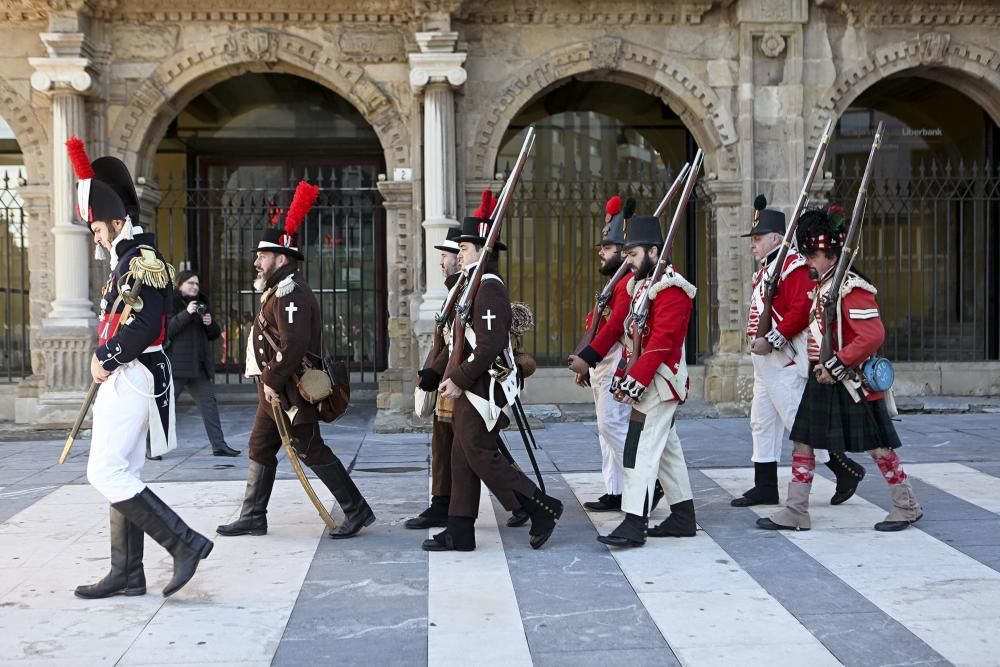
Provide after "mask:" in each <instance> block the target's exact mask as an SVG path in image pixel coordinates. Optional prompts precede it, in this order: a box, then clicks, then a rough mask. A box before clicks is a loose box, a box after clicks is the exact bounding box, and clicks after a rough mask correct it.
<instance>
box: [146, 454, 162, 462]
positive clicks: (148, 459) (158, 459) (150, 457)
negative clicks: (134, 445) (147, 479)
mask: <svg viewBox="0 0 1000 667" xmlns="http://www.w3.org/2000/svg"><path fill="white" fill-rule="evenodd" d="M146 460H147V461H162V460H163V457H162V456H150V455H149V454H146Z"/></svg>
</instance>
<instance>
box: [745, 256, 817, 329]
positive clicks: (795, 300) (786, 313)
mask: <svg viewBox="0 0 1000 667" xmlns="http://www.w3.org/2000/svg"><path fill="white" fill-rule="evenodd" d="M768 260H770V261H774V259H773V258H765V260H764V261H762V262H761V265H760V269H758V270H757V273H756V274H755V275H754V277H753V288H752V290H751V295H752V296H751V298H750V312H749V315H748V317H747V338H749V339H750V340H753V339H754V338H756V337H757V324H758V322H759V321H760V311H759V305H760V304H761V303H763V289H764V285H763V282H764V281H763V279H764V272H765V271H766V270H767V269H768V267H769V264H768ZM815 286H816V283H815V282H813V280H812V278H810V277H809V267H808V266H807V264H806V260H805V258H804V257H802V255H799V254H798V253H790V254H789V255H788V256H787V257H786V258H785V264H784V266H783V267H782V270H781V275H780V276H779V277H778V290H777V292H776V293H775V295H774V301H772V302H771V322H772V325H775V324H776V325H777V328H778V333H780V334H781V335H782V336H784V337H785V340H792V339H793V338H795V336H797V335H799V334H800V333H802V331H803V330H805V328H806V327H807V326H809V311H810V309H811V308H812V298H811V295H810V293H811V292H812V290H813V288H814V287H815ZM764 333H765V334H766V333H767V332H766V331H765V332H764ZM761 335H764V334H761Z"/></svg>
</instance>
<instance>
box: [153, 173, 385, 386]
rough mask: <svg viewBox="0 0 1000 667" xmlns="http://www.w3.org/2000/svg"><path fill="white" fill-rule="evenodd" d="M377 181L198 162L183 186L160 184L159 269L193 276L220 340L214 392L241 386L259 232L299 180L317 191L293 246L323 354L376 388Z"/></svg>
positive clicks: (280, 216) (381, 318)
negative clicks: (220, 385)
mask: <svg viewBox="0 0 1000 667" xmlns="http://www.w3.org/2000/svg"><path fill="white" fill-rule="evenodd" d="M377 173H378V168H377V165H374V164H368V165H365V164H357V163H351V164H330V163H323V164H320V165H310V166H301V165H297V164H287V163H275V162H273V161H272V162H260V163H251V162H241V163H240V164H238V165H233V164H231V163H221V162H211V161H207V160H203V161H201V162H200V164H199V169H198V170H197V172H196V174H195V177H194V178H193V179H192V180H190V181H189V182H186V183H185V179H183V178H179V179H178V178H175V177H174V176H173V175H167V177H166V178H165V179H162V178H161V181H160V182H161V183H162V182H165V183H166V189H165V191H164V196H163V199H162V200H161V202H160V205H159V207H158V208H157V212H156V218H155V230H154V231H155V232H156V233H157V238H158V239H159V243H160V246H161V247H162V248H163V251H164V254H166V255H167V259H168V261H171V262H172V263H174V265H175V266H177V267H178V268H181V267H188V266H189V267H190V268H192V270H195V271H197V272H198V273H199V275H200V276H201V282H202V290H203V291H206V292H207V294H208V299H209V304H210V306H211V308H212V312H213V313H214V314H215V316H216V318H217V320H218V321H219V325H220V327H221V328H222V331H223V334H222V344H221V349H219V348H218V347H217V348H216V352H217V353H218V356H217V364H216V369H217V371H218V372H219V373H220V374H221V375H222V377H217V379H216V381H217V382H226V383H241V382H246V379H245V378H243V377H242V372H243V368H244V361H245V360H244V357H245V353H246V340H247V336H248V335H249V332H250V327H251V323H252V321H253V317H254V316H255V315H256V311H257V308H258V306H259V294H257V293H255V291H254V289H253V280H254V277H255V274H254V270H253V259H254V251H255V248H256V247H257V241H258V240H259V239H260V236H261V234H262V233H263V231H264V229H265V228H267V227H268V226H270V225H277V224H284V214H285V211H286V210H287V208H288V205H289V204H290V202H291V199H292V196H293V194H294V192H295V187H296V184H297V183H298V181H299V180H301V179H305V180H307V181H309V182H310V183H313V184H315V185H318V186H319V187H320V195H319V198H318V199H317V201H316V204H315V205H314V206H313V208H312V210H311V211H310V213H309V215H308V217H307V219H306V221H305V222H304V223H303V225H302V227H301V228H300V230H299V232H298V243H299V248H300V250H302V252H303V254H304V255H305V256H306V260H305V262H304V266H303V271H304V273H305V276H306V279H307V281H308V282H309V285H310V287H311V288H312V290H313V292H314V293H315V295H316V297H317V299H318V300H319V304H320V310H321V312H322V316H323V338H324V343H325V345H326V349H327V351H328V352H330V353H331V354H333V355H334V356H335V357H336V358H337V359H338V360H341V361H344V362H347V364H348V365H349V367H350V368H351V370H352V378H353V380H354V381H360V382H365V383H371V382H374V381H375V380H376V374H377V372H378V371H380V370H383V369H384V368H385V365H386V351H387V339H386V322H387V311H386V283H385V281H386V268H385V217H384V209H383V208H382V206H381V196H380V194H379V192H378V189H377V187H376V178H377Z"/></svg>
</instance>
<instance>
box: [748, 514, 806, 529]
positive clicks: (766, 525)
mask: <svg viewBox="0 0 1000 667" xmlns="http://www.w3.org/2000/svg"><path fill="white" fill-rule="evenodd" d="M757 527H758V528H763V529H764V530H809V529H808V528H796V527H795V526H782V525H781V524H779V523H775V522H773V521H771V520H770V519H768V518H767V517H764V518H761V519H757Z"/></svg>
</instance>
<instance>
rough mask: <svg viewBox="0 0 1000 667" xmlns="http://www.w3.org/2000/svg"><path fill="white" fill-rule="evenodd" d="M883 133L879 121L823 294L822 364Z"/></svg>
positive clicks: (829, 349) (854, 250)
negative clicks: (840, 245) (842, 244)
mask: <svg viewBox="0 0 1000 667" xmlns="http://www.w3.org/2000/svg"><path fill="white" fill-rule="evenodd" d="M884 131H885V122H883V121H879V124H878V127H877V128H876V130H875V138H874V139H873V140H872V148H871V151H870V152H869V153H868V164H866V165H865V173H864V174H863V175H862V176H861V185H860V186H859V187H858V196H857V198H855V200H854V210H853V211H851V225H850V227H848V228H847V238H845V239H844V247H843V249H842V250H841V251H840V257H839V258H838V259H837V268H836V270H835V271H834V273H833V279H832V280H831V281H830V291H828V292H827V293H826V297H825V299H824V301H823V321H824V324H825V325H826V329H825V331H824V332H823V341H822V343H821V344H820V348H819V362H820V364H825V363H826V362H827V361H829V360H830V357H832V356H833V329H834V325H835V324H836V322H837V315H838V313H837V310H838V307H837V304H838V302H839V300H840V288H841V287H843V286H844V281H845V280H846V279H847V272H848V271H850V270H851V265H852V264H854V258H855V257H856V254H857V250H858V243H859V242H860V240H861V223H862V220H863V218H864V217H865V206H866V202H867V199H868V184H869V183H870V182H871V179H872V171H873V170H874V166H875V156H876V155H878V151H879V148H881V147H882V134H883V132H884Z"/></svg>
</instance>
